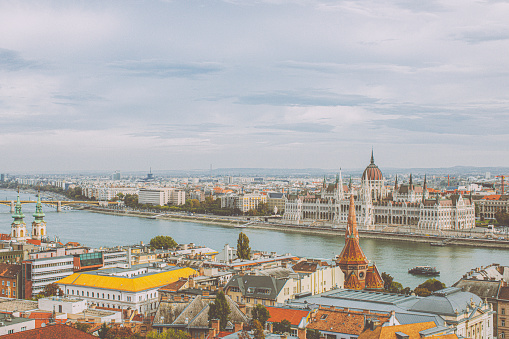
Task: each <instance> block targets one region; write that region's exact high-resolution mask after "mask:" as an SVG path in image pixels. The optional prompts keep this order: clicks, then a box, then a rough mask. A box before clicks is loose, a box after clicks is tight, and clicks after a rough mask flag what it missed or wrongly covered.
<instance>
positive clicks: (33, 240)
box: [26, 239, 41, 246]
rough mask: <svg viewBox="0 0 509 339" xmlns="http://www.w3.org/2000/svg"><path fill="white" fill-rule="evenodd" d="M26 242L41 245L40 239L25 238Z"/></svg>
mask: <svg viewBox="0 0 509 339" xmlns="http://www.w3.org/2000/svg"><path fill="white" fill-rule="evenodd" d="M26 243H27V244H32V245H38V246H40V245H41V241H40V240H36V239H27V240H26Z"/></svg>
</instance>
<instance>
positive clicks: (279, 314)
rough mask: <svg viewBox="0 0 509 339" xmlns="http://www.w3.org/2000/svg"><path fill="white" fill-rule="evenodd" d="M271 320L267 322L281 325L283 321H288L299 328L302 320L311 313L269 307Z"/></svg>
mask: <svg viewBox="0 0 509 339" xmlns="http://www.w3.org/2000/svg"><path fill="white" fill-rule="evenodd" d="M267 311H269V314H270V318H269V319H268V320H267V321H268V322H271V323H279V322H281V321H283V320H285V319H286V320H288V321H289V322H290V323H291V324H292V325H293V326H298V325H299V323H300V321H301V320H302V318H304V317H307V316H308V315H309V311H303V310H292V309H288V308H280V307H267Z"/></svg>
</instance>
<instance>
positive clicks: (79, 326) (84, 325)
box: [76, 323, 92, 333]
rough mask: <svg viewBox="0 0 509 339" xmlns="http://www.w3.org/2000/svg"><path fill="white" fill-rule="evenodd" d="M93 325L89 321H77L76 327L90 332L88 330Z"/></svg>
mask: <svg viewBox="0 0 509 339" xmlns="http://www.w3.org/2000/svg"><path fill="white" fill-rule="evenodd" d="M90 327H92V325H90V324H87V323H76V329H77V330H80V331H82V332H85V333H88V330H89V329H90Z"/></svg>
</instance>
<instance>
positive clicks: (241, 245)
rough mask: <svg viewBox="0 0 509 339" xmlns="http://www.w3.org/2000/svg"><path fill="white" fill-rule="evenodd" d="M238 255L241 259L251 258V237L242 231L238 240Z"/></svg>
mask: <svg viewBox="0 0 509 339" xmlns="http://www.w3.org/2000/svg"><path fill="white" fill-rule="evenodd" d="M237 257H238V258H239V259H246V260H249V259H250V258H251V247H249V238H248V237H247V235H245V234H244V233H243V232H240V234H239V239H238V240H237Z"/></svg>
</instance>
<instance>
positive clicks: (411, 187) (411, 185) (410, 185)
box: [408, 173, 414, 190]
mask: <svg viewBox="0 0 509 339" xmlns="http://www.w3.org/2000/svg"><path fill="white" fill-rule="evenodd" d="M408 189H409V190H413V189H414V186H413V184H412V173H410V181H409V182H408Z"/></svg>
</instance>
